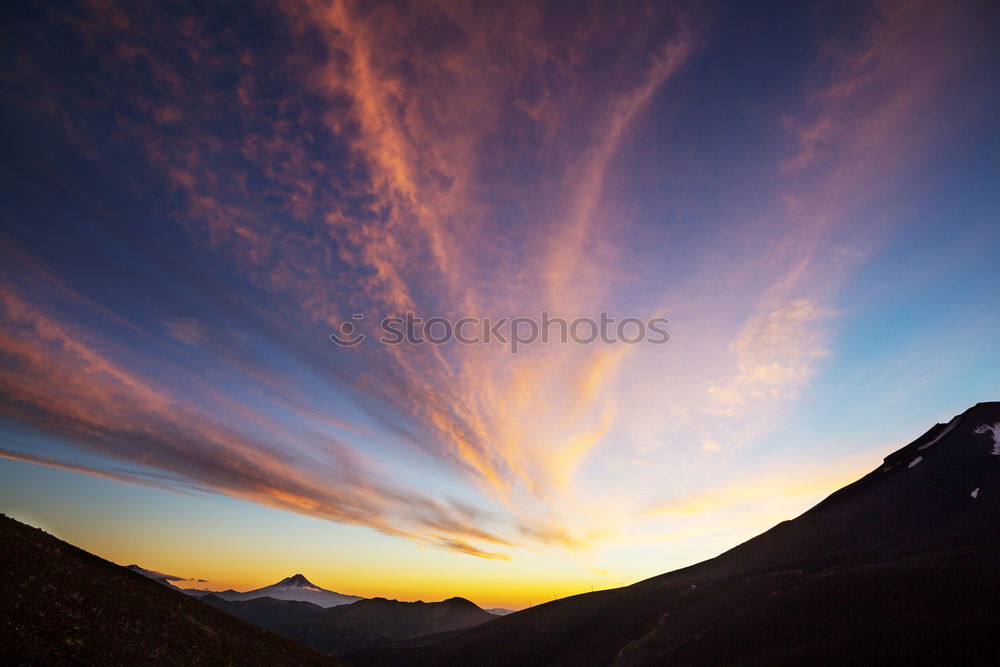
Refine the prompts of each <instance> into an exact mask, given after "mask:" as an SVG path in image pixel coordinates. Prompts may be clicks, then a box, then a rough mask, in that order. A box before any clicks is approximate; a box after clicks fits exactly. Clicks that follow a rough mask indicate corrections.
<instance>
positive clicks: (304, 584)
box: [274, 574, 319, 590]
mask: <svg viewBox="0 0 1000 667" xmlns="http://www.w3.org/2000/svg"><path fill="white" fill-rule="evenodd" d="M274 585H275V586H280V587H281V588H312V589H314V590H319V586H317V585H316V584H314V583H312V582H311V581H309V580H308V579H306V578H305V577H304V576H303V575H301V574H293V575H292V576H290V577H285V578H284V579H282V580H281V581H279V582H278V583H276V584H274Z"/></svg>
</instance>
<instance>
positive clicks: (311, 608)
mask: <svg viewBox="0 0 1000 667" xmlns="http://www.w3.org/2000/svg"><path fill="white" fill-rule="evenodd" d="M201 599H202V601H204V602H207V603H208V604H210V605H212V606H213V607H216V608H218V609H222V610H223V611H227V612H229V613H230V614H232V615H233V616H237V617H239V618H242V619H243V620H245V621H249V622H250V623H254V624H255V625H259V626H261V627H263V628H267V629H268V630H272V631H274V632H276V633H278V634H280V635H283V636H285V637H288V638H290V639H294V640H295V641H297V642H300V643H301V644H304V645H305V646H308V647H310V648H313V649H316V650H317V651H322V652H323V653H330V654H334V655H339V656H349V654H351V653H353V652H357V651H363V650H369V649H373V648H376V647H381V646H384V645H387V644H392V643H394V642H399V641H403V640H408V639H413V638H416V637H422V636H426V635H438V634H440V633H451V632H454V631H456V630H464V629H466V628H471V627H474V626H477V625H482V624H483V623H486V622H487V621H492V620H493V619H495V618H499V617H498V616H496V615H494V614H491V613H489V612H487V611H484V610H483V609H480V608H479V607H477V606H476V605H475V604H473V603H472V602H470V601H469V600H466V599H465V598H457V597H456V598H450V599H448V600H444V601H442V602H400V601H398V600H387V599H385V598H372V599H369V600H361V601H360V602H356V603H354V604H350V605H339V606H337V607H333V608H328V609H323V608H322V607H318V606H316V605H314V604H310V603H308V602H295V601H287V600H275V599H273V598H257V599H255V600H244V601H229V600H224V599H222V598H220V597H218V596H215V595H207V596H205V597H203V598H201ZM348 660H350V658H348Z"/></svg>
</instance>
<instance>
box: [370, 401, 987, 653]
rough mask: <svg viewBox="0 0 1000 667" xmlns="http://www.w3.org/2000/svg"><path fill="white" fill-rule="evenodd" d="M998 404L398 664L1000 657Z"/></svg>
mask: <svg viewBox="0 0 1000 667" xmlns="http://www.w3.org/2000/svg"><path fill="white" fill-rule="evenodd" d="M993 424H1000V403H981V404H979V405H976V406H975V407H973V408H970V409H969V410H967V411H966V412H965V413H963V414H962V415H959V416H958V417H956V418H955V419H953V420H952V421H951V422H949V423H948V424H946V425H945V424H938V425H936V426H935V427H933V428H932V429H930V430H929V431H928V432H927V433H925V434H924V435H922V436H921V437H920V438H918V439H917V440H916V441H914V442H913V443H911V444H909V445H907V446H906V447H903V448H902V449H900V450H899V451H897V452H895V453H893V454H891V455H890V456H888V457H886V459H885V461H884V463H883V465H881V466H879V467H878V469H876V470H875V471H873V472H872V473H870V474H868V475H866V476H865V477H863V478H862V479H860V480H858V481H857V482H855V483H853V484H851V485H849V486H847V487H845V488H843V489H841V490H840V491H838V492H836V493H834V494H833V495H831V496H830V497H829V498H827V499H826V500H824V501H823V502H821V503H820V504H818V505H817V506H816V507H814V508H812V509H811V510H809V511H808V512H806V513H804V514H803V515H802V516H800V517H798V518H797V519H795V520H793V521H786V522H784V523H781V524H779V525H777V526H775V527H774V528H772V529H771V530H769V531H767V532H766V533H764V534H762V535H760V536H758V537H756V538H754V539H752V540H750V541H748V542H746V543H744V544H742V545H740V546H738V547H736V548H734V549H731V550H730V551H728V552H726V553H724V554H722V555H720V556H718V557H716V558H714V559H711V560H708V561H705V562H703V563H699V564H698V565H694V566H691V567H688V568H685V569H682V570H677V571H675V572H671V573H668V574H664V575H661V576H658V577H654V578H652V579H648V580H646V581H643V582H639V583H637V584H634V585H632V586H629V587H626V588H620V589H614V590H609V591H600V592H596V593H589V594H585V595H580V596H576V597H572V598H566V599H563V600H559V601H555V602H551V603H548V604H545V605H542V606H539V607H534V608H531V609H527V610H524V611H521V612H517V613H514V614H510V615H508V616H504V617H503V618H500V619H498V620H496V621H494V622H492V623H489V624H487V625H485V626H482V627H479V628H474V629H472V630H469V631H466V632H464V633H461V634H459V635H458V636H455V637H451V638H448V639H444V640H442V641H439V642H437V643H434V644H431V645H429V646H422V647H416V648H401V649H400V650H398V651H396V652H395V653H394V654H391V655H389V656H385V655H384V654H383V655H381V656H380V660H381V662H382V663H383V664H393V665H467V664H476V665H509V664H519V665H608V664H614V665H621V666H632V665H649V664H679V665H727V664H741V665H746V664H877V663H878V662H883V663H889V662H892V663H896V664H1000V632H997V623H998V621H997V619H1000V455H997V453H996V452H995V451H994V449H995V441H994V435H1000V426H997V428H996V429H995V430H991V429H992V426H991V425H993Z"/></svg>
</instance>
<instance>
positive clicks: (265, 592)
mask: <svg viewBox="0 0 1000 667" xmlns="http://www.w3.org/2000/svg"><path fill="white" fill-rule="evenodd" d="M181 590H183V591H184V592H185V593H188V594H189V595H195V596H198V597H201V596H202V595H208V594H211V595H215V596H216V597H220V598H222V599H223V600H230V601H236V600H254V599H257V598H272V599H275V600H297V601H299V602H311V603H312V604H314V605H319V606H320V607H336V606H338V605H342V604H353V603H354V602H357V601H359V600H364V598H362V597H358V596H357V595H344V594H343V593H337V592H336V591H329V590H327V589H325V588H320V587H319V586H317V585H316V584H314V583H312V582H311V581H309V580H308V579H306V578H305V577H304V576H302V575H301V574H294V575H292V576H290V577H286V578H284V579H282V580H281V581H279V582H278V583H276V584H271V585H270V586H265V587H263V588H258V589H255V590H252V591H245V592H240V591H234V590H231V589H230V590H227V591H207V590H198V589H193V588H188V589H181Z"/></svg>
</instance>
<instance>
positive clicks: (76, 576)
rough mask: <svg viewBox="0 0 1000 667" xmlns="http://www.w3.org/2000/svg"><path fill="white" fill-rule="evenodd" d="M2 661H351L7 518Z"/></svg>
mask: <svg viewBox="0 0 1000 667" xmlns="http://www.w3.org/2000/svg"><path fill="white" fill-rule="evenodd" d="M0 664H4V665H68V664H74V665H338V664H343V663H341V662H339V661H337V660H335V659H333V658H330V657H328V656H324V655H320V654H318V653H316V652H314V651H312V650H310V649H308V648H305V647H303V646H299V645H298V644H296V643H294V642H292V641H289V640H288V639H285V638H284V637H279V636H277V635H275V634H273V633H271V632H268V631H267V630H263V629H261V628H258V627H256V626H254V625H251V624H249V623H246V622H244V621H241V620H239V619H237V618H234V617H232V616H230V615H229V614H226V613H224V612H221V611H219V610H217V609H213V608H212V607H210V606H208V605H206V604H204V603H203V602H200V601H199V600H196V599H194V598H191V597H189V596H187V595H184V594H183V593H181V592H179V591H176V590H171V589H170V588H167V587H166V586H163V585H161V584H159V583H157V582H155V581H153V580H151V579H148V578H146V577H144V576H142V575H140V574H137V573H135V572H131V571H129V570H127V569H126V568H123V567H120V566H118V565H115V564H114V563H111V562H108V561H106V560H104V559H102V558H98V557H97V556H94V555H92V554H89V553H87V552H86V551H83V550H82V549H78V548H76V547H74V546H72V545H70V544H67V543H66V542H63V541H61V540H59V539H56V538H55V537H52V536H51V535H49V534H47V533H45V532H43V531H41V530H38V529H37V528H32V527H31V526H26V525H24V524H22V523H20V522H18V521H15V520H14V519H11V518H9V517H6V516H3V515H0Z"/></svg>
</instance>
